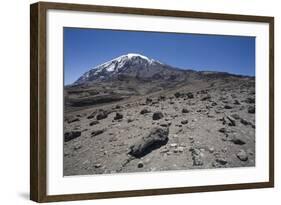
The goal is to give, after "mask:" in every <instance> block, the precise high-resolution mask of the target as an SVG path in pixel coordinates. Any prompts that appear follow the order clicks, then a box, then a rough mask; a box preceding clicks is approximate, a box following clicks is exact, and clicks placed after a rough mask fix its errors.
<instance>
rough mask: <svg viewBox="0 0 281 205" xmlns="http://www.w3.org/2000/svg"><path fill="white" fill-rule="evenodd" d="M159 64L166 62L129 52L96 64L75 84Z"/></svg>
mask: <svg viewBox="0 0 281 205" xmlns="http://www.w3.org/2000/svg"><path fill="white" fill-rule="evenodd" d="M157 65H164V64H162V63H160V62H159V61H156V60H154V59H151V58H148V57H146V56H144V55H141V54H138V53H128V54H126V55H121V56H119V57H117V58H114V59H112V60H110V61H107V62H105V63H103V64H100V65H98V66H95V67H94V68H92V69H90V70H89V71H88V72H86V73H84V74H83V75H82V76H81V77H80V78H79V79H78V80H77V81H76V82H75V83H74V84H81V83H84V82H87V81H92V80H96V79H104V78H108V77H109V76H112V75H115V74H119V73H132V71H131V70H132V68H133V69H134V70H136V68H138V69H145V68H148V67H151V66H157ZM135 73H136V72H135Z"/></svg>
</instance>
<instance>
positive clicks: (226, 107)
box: [224, 105, 232, 109]
mask: <svg viewBox="0 0 281 205" xmlns="http://www.w3.org/2000/svg"><path fill="white" fill-rule="evenodd" d="M224 109H232V106H230V105H225V106H224Z"/></svg>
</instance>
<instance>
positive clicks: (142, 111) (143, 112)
mask: <svg viewBox="0 0 281 205" xmlns="http://www.w3.org/2000/svg"><path fill="white" fill-rule="evenodd" d="M146 113H150V110H149V109H147V108H144V109H142V110H141V111H140V114H142V115H144V114H146Z"/></svg>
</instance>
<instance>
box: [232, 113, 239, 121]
mask: <svg viewBox="0 0 281 205" xmlns="http://www.w3.org/2000/svg"><path fill="white" fill-rule="evenodd" d="M231 117H233V118H234V119H235V120H239V119H240V116H239V115H238V114H237V113H234V114H232V115H231Z"/></svg>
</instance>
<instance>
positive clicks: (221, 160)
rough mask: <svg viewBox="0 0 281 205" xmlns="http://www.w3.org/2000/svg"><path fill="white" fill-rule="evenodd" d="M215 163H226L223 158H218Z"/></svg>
mask: <svg viewBox="0 0 281 205" xmlns="http://www.w3.org/2000/svg"><path fill="white" fill-rule="evenodd" d="M216 162H217V163H219V164H220V165H226V164H227V161H226V159H224V158H218V159H216Z"/></svg>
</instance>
